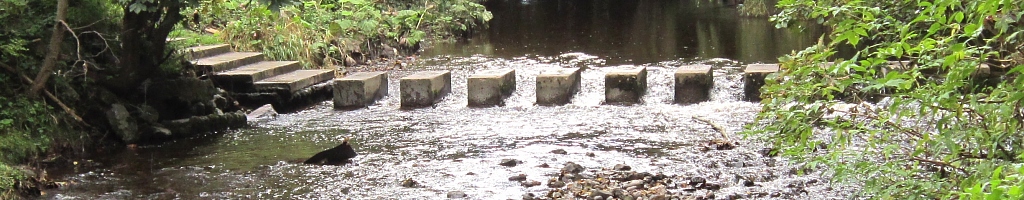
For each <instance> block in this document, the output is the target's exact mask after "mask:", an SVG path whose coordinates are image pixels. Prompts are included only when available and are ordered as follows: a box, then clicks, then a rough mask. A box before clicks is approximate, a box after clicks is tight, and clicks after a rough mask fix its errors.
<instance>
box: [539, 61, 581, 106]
mask: <svg viewBox="0 0 1024 200" xmlns="http://www.w3.org/2000/svg"><path fill="white" fill-rule="evenodd" d="M580 79H581V77H580V68H560V69H551V70H545V71H542V72H541V73H540V74H538V75H537V104H539V105H562V104H566V103H569V101H570V100H572V96H573V95H575V94H576V92H578V91H579V90H580Z"/></svg>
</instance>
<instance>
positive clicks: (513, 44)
mask: <svg viewBox="0 0 1024 200" xmlns="http://www.w3.org/2000/svg"><path fill="white" fill-rule="evenodd" d="M487 5H488V9H489V10H490V11H491V12H492V13H493V14H494V16H495V17H494V19H493V20H492V21H491V23H490V29H488V30H484V31H483V32H482V33H480V34H478V35H477V37H475V38H473V39H471V40H470V41H468V42H463V43H456V44H440V45H438V46H436V47H432V48H431V49H428V50H427V52H426V54H430V55H454V56H466V55H474V54H482V55H490V56H496V57H502V58H511V57H519V56H531V55H536V56H557V55H560V54H563V53H569V52H584V53H587V54H590V55H594V56H598V57H601V58H603V59H604V60H606V61H607V63H606V64H609V65H618V64H643V63H655V62H661V61H665V60H676V59H691V60H702V59H711V58H725V59H730V60H734V61H739V62H744V63H754V62H764V63H774V62H777V61H776V60H777V58H778V57H779V56H781V55H784V54H788V53H790V52H792V51H794V50H796V51H799V50H802V49H804V48H806V47H807V46H810V45H812V44H814V43H815V42H817V39H818V36H820V35H821V34H822V33H823V31H824V29H823V28H822V27H820V26H811V25H809V24H808V25H804V26H802V27H803V29H802V30H796V29H794V30H778V29H775V28H774V27H775V24H774V23H773V22H770V21H768V20H767V19H766V18H750V17H741V16H739V14H738V13H737V9H736V8H735V7H728V6H722V5H721V4H719V3H715V2H713V1H696V0H682V1H680V0H672V1H655V0H646V1H632V0H628V1H626V0H550V1H545V0H507V1H506V0H498V1H489V2H488V3H487Z"/></svg>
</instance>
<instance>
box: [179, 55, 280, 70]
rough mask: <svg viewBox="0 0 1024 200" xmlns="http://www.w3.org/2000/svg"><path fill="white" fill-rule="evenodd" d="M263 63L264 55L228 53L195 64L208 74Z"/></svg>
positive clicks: (205, 58) (201, 59) (199, 60)
mask: <svg viewBox="0 0 1024 200" xmlns="http://www.w3.org/2000/svg"><path fill="white" fill-rule="evenodd" d="M260 61H263V53H257V52H228V53H223V54H219V55H215V56H210V57H204V58H200V59H198V60H196V61H195V62H194V63H195V65H196V66H197V67H199V69H200V70H203V71H208V72H220V71H225V70H229V69H234V68H237V67H239V66H243V65H248V64H253V63H257V62H260Z"/></svg>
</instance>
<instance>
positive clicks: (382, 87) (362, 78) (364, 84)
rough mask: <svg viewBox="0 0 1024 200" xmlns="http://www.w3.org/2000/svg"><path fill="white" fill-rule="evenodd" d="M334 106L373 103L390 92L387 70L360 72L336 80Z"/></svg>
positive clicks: (356, 106) (343, 106)
mask: <svg viewBox="0 0 1024 200" xmlns="http://www.w3.org/2000/svg"><path fill="white" fill-rule="evenodd" d="M333 87H334V108H337V109H351V108H362V107H366V106H368V105H372V104H373V103H374V102H375V101H377V100H380V99H381V98H384V96H387V94H388V74H387V73H386V72H358V73H354V74H351V75H348V76H345V77H343V78H339V79H336V80H335V81H334V85H333Z"/></svg>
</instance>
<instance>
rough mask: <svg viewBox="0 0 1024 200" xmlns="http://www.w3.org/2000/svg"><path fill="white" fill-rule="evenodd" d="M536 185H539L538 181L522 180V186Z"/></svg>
mask: <svg viewBox="0 0 1024 200" xmlns="http://www.w3.org/2000/svg"><path fill="white" fill-rule="evenodd" d="M538 185H540V181H525V182H523V186H525V187H533V186H538Z"/></svg>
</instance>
